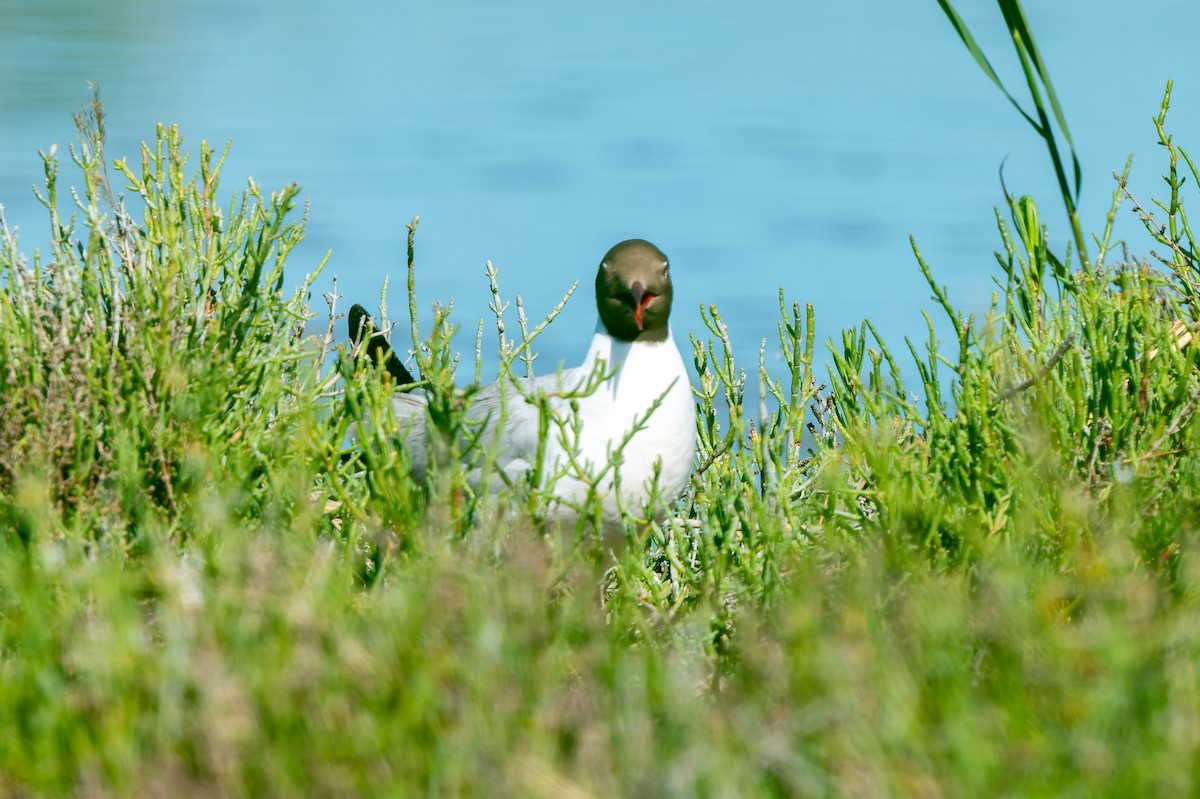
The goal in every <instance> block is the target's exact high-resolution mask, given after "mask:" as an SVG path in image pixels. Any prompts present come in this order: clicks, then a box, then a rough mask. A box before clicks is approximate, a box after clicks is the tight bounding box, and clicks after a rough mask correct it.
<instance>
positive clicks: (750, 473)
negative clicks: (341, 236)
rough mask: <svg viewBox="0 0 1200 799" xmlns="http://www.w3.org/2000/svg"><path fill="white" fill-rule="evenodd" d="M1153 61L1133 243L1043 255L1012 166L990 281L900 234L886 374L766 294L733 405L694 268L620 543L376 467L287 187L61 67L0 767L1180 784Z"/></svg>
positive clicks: (736, 787) (780, 785)
mask: <svg viewBox="0 0 1200 799" xmlns="http://www.w3.org/2000/svg"><path fill="white" fill-rule="evenodd" d="M1166 105H1167V103H1166V101H1164V103H1163V114H1162V116H1160V118H1159V119H1158V120H1157V128H1158V133H1159V135H1160V137H1161V138H1162V141H1161V143H1162V144H1163V145H1164V146H1165V147H1166V150H1167V153H1168V157H1169V171H1168V174H1167V184H1168V188H1169V192H1170V196H1169V197H1167V198H1166V199H1165V200H1163V202H1162V203H1161V204H1159V205H1158V206H1157V208H1156V210H1155V211H1154V212H1153V213H1151V212H1150V211H1147V210H1146V209H1145V206H1143V205H1142V204H1140V203H1138V202H1137V201H1136V200H1133V199H1132V198H1126V197H1125V194H1124V189H1123V186H1124V181H1123V179H1120V180H1119V181H1118V186H1117V188H1116V191H1115V192H1114V206H1113V207H1114V211H1113V212H1114V213H1115V212H1116V210H1117V208H1118V206H1119V205H1120V203H1122V202H1126V203H1128V204H1130V205H1131V207H1133V208H1135V210H1136V211H1137V212H1138V213H1139V214H1140V215H1142V216H1143V217H1144V219H1145V221H1146V229H1147V231H1148V233H1147V236H1148V238H1147V242H1143V243H1142V244H1144V245H1145V246H1146V247H1148V248H1156V249H1158V250H1160V251H1161V257H1159V256H1157V255H1151V256H1150V257H1151V258H1152V259H1153V263H1148V262H1146V261H1143V260H1139V259H1138V258H1137V257H1135V256H1134V255H1133V254H1132V253H1133V252H1135V251H1137V249H1138V247H1139V243H1137V242H1133V243H1130V246H1129V247H1128V248H1124V247H1122V246H1121V245H1120V244H1119V243H1117V242H1110V240H1109V230H1110V229H1111V216H1110V217H1109V219H1108V220H1107V224H1106V225H1104V227H1103V231H1104V232H1102V233H1101V234H1100V235H1098V236H1097V237H1096V238H1095V240H1094V246H1095V247H1096V250H1093V252H1097V251H1098V252H1097V257H1096V258H1095V259H1094V260H1093V261H1091V262H1089V263H1087V264H1086V266H1080V265H1073V264H1072V263H1071V256H1070V254H1068V255H1067V256H1066V257H1065V258H1058V257H1056V256H1055V255H1054V254H1053V253H1052V252H1051V249H1050V247H1049V245H1048V240H1047V231H1046V229H1045V227H1044V226H1043V225H1042V223H1041V221H1040V219H1039V216H1038V209H1037V207H1036V206H1035V205H1034V203H1033V201H1032V200H1031V199H1029V198H1027V197H1021V198H1013V199H1011V200H1010V201H1009V202H1008V203H1007V206H1006V209H1005V210H1006V213H1004V214H998V215H997V222H998V225H999V236H1000V239H999V240H1000V242H1001V246H1000V251H999V253H998V255H997V257H998V271H997V275H998V277H997V294H996V301H995V303H994V307H993V308H992V310H991V312H990V313H988V314H987V315H986V317H985V318H981V319H976V318H969V317H964V316H963V315H961V314H960V313H959V312H958V311H956V310H955V308H954V306H953V304H952V301H951V299H950V298H949V297H947V296H946V295H945V294H944V292H943V291H942V290H941V289H940V288H939V287H938V285H937V283H936V281H935V280H934V278H933V275H932V272H931V270H930V269H929V267H928V266H926V265H925V264H924V262H923V261H921V260H920V255H919V253H918V255H917V258H918V263H919V267H920V269H921V271H922V273H923V274H924V275H925V277H926V278H927V279H928V280H929V282H930V285H931V287H932V289H933V291H934V296H935V300H936V302H937V305H938V307H939V309H940V310H939V313H941V312H944V313H946V314H948V316H949V318H950V320H951V321H952V324H953V329H954V331H955V334H954V339H953V340H952V341H950V342H949V343H948V345H947V346H944V347H939V346H938V345H937V343H936V342H935V341H934V340H933V333H932V331H933V325H932V324H931V325H930V330H931V333H930V341H929V342H926V343H916V342H912V343H909V344H908V349H909V350H910V351H911V356H912V357H914V358H915V359H916V363H917V367H918V373H919V375H920V381H919V384H917V385H911V386H910V385H906V384H904V382H903V381H902V379H901V377H900V374H901V372H900V369H899V367H898V365H897V358H898V357H900V356H898V355H897V354H896V353H894V352H893V351H892V350H891V349H889V347H888V346H886V345H885V342H883V341H881V340H879V339H878V337H877V336H876V335H875V332H874V329H873V328H872V327H871V325H870V324H869V323H867V322H864V323H863V325H862V326H861V327H860V328H858V329H855V330H850V331H847V332H846V333H845V334H844V336H843V338H842V340H841V341H839V342H837V343H836V344H835V345H834V346H832V347H831V349H832V355H833V361H834V365H833V368H832V370H831V373H830V374H829V376H828V378H827V379H824V378H820V377H818V376H817V374H816V373H815V372H814V368H813V365H814V357H815V355H814V352H815V346H814V342H813V338H812V329H813V328H812V320H813V311H812V309H811V308H809V309H804V308H802V307H801V306H799V305H798V304H788V303H787V302H785V301H784V300H783V298H782V297H781V298H780V299H781V302H780V306H781V307H780V310H781V314H782V316H781V323H780V344H781V346H782V348H783V351H784V353H785V360H786V362H787V364H788V372H787V374H786V376H785V377H784V378H783V379H782V380H778V379H775V378H773V377H771V376H769V375H768V374H767V373H766V372H765V370H763V369H762V367H761V365H760V367H759V369H758V370H751V375H752V379H753V375H754V374H757V380H758V383H759V388H760V389H761V390H760V391H758V392H754V391H753V390H751V391H750V392H749V394H750V395H751V396H761V398H762V399H761V401H759V403H758V407H751V408H746V407H744V403H745V397H746V396H747V392H746V380H747V377H746V374H745V372H743V371H742V369H741V368H739V367H738V366H737V365H735V364H734V363H733V362H732V358H731V355H730V352H731V347H730V346H729V343H728V342H729V336H730V335H731V333H730V331H729V330H728V329H727V328H726V327H725V325H724V324H723V323H722V322H721V320H720V317H719V315H718V314H717V311H716V309H715V308H710V309H705V310H704V312H703V313H702V321H703V323H704V324H705V325H706V326H707V328H708V329H709V331H710V332H711V336H710V337H705V338H702V339H697V340H696V341H695V357H696V362H697V366H698V369H699V373H700V381H699V384H698V385H697V386H696V390H697V402H698V406H699V410H700V414H699V417H700V421H699V426H700V439H701V453H700V457H699V467H698V470H697V472H696V474H695V476H694V478H693V480H692V483H691V485H690V487H689V489H688V492H687V494H686V495H685V496H684V497H683V498H682V499H681V500H680V501H679V502H677V503H676V502H667V506H668V507H667V510H668V513H667V517H666V521H664V522H662V523H661V524H659V523H652V524H649V525H646V524H643V523H639V522H638V521H637V520H636V519H634V518H632V517H631V519H630V520H629V525H628V543H629V546H628V548H627V549H626V550H625V551H624V552H623V553H617V554H616V556H615V561H614V560H613V558H612V556H610V555H609V554H608V553H605V552H601V551H599V550H598V549H597V548H596V547H595V546H588V545H586V543H580V542H574V541H572V540H571V537H570V536H566V537H560V536H555V535H543V534H542V533H543V530H542V523H541V518H542V517H541V511H542V507H541V506H540V505H539V502H541V501H542V500H540V499H539V497H538V496H537V492H535V491H532V490H531V489H530V487H528V486H519V485H518V486H513V488H512V491H510V492H505V493H504V494H503V495H501V496H497V497H491V496H476V495H474V494H472V493H471V491H470V489H469V486H468V485H467V484H466V481H465V479H464V477H463V475H462V473H461V470H459V469H457V468H444V469H442V470H441V471H440V472H438V471H437V470H435V473H434V475H433V477H432V478H431V480H430V482H429V484H428V485H425V486H421V485H416V484H414V483H413V482H412V480H411V479H410V478H409V476H408V473H407V470H406V466H405V456H404V455H403V453H402V451H400V450H398V449H397V448H396V447H395V446H394V440H393V436H394V434H395V430H394V425H393V426H392V427H391V428H389V425H388V420H387V417H386V414H385V413H384V409H385V408H386V405H387V398H388V387H387V386H386V384H384V383H383V382H382V380H381V377H380V374H379V370H372V369H371V368H369V367H368V368H360V367H357V366H356V365H355V362H354V361H353V359H349V358H346V357H343V356H344V355H345V353H344V352H343V353H342V355H341V356H339V357H337V358H327V357H326V355H328V354H329V353H330V352H331V351H333V350H335V349H336V348H337V346H338V344H339V343H340V342H339V339H338V337H337V336H336V335H334V334H333V333H332V331H333V330H334V326H335V322H336V319H334V318H332V317H335V316H336V315H337V312H338V309H337V298H336V297H333V296H331V297H329V298H328V301H329V313H330V317H331V319H330V322H329V325H330V328H329V329H330V331H331V332H330V333H329V334H328V335H327V336H325V337H324V338H323V339H320V340H317V341H316V342H314V341H313V340H311V339H307V338H306V337H305V333H304V324H305V322H306V321H307V320H309V319H310V318H311V316H312V312H311V311H310V308H309V296H308V291H309V286H311V284H312V278H311V277H310V278H309V280H307V281H306V282H305V284H304V286H303V287H302V288H301V289H300V290H299V291H298V292H296V293H295V294H294V295H291V296H289V295H287V294H286V293H285V292H284V291H283V289H282V287H283V269H284V263H285V261H286V259H287V256H288V254H289V252H290V250H291V249H292V247H293V246H294V245H295V244H296V243H297V242H298V241H300V239H301V238H302V236H303V220H297V219H296V218H295V214H294V209H293V205H294V202H295V198H296V196H297V193H298V189H297V187H294V186H292V187H287V188H285V189H283V190H281V191H278V192H275V193H273V194H270V195H266V194H264V193H263V192H262V191H260V189H259V188H258V187H257V186H255V185H254V184H253V183H251V184H250V186H249V187H248V188H247V189H245V190H243V191H242V192H240V193H235V194H233V195H222V194H221V193H220V192H219V190H218V187H219V175H220V161H221V159H220V158H214V154H213V153H211V152H209V151H208V150H207V149H206V148H204V147H203V146H202V148H201V153H200V158H199V161H200V162H199V165H198V166H199V168H198V170H196V171H194V172H190V171H189V170H188V168H187V166H186V165H185V163H184V160H185V159H184V156H183V148H182V144H181V138H180V136H179V134H178V132H177V131H176V130H175V129H173V128H171V129H160V130H159V132H158V137H157V139H156V141H155V142H154V143H152V144H150V145H149V146H148V147H147V148H146V149H145V150H144V151H143V153H142V154H141V157H140V159H138V161H137V162H135V163H133V164H128V163H127V162H125V161H122V162H120V163H118V164H116V165H115V166H113V165H112V164H110V163H109V162H107V161H106V160H105V156H104V151H103V115H102V109H101V108H100V106H99V105H98V104H94V105H93V106H92V107H90V108H89V109H87V110H86V111H85V112H84V113H83V114H81V116H80V118H79V120H78V122H79V128H80V132H81V138H80V144H79V146H78V148H77V149H75V150H73V152H72V160H73V161H74V162H75V163H76V164H77V165H78V167H79V169H80V171H81V175H82V178H81V180H82V183H81V187H80V189H79V190H78V192H77V193H73V194H72V196H71V198H70V201H71V202H73V203H74V211H73V215H72V216H71V217H70V218H63V217H61V216H60V215H59V213H58V210H57V209H58V208H59V207H60V206H61V205H63V204H66V203H67V200H66V198H60V197H59V196H58V191H59V183H58V163H57V160H56V156H55V154H54V153H50V154H48V155H47V158H46V165H47V168H46V183H45V189H44V192H45V198H46V205H47V209H48V212H49V215H50V222H51V228H52V234H53V241H54V243H53V245H52V247H51V251H50V252H48V253H46V254H44V256H43V257H41V258H35V259H34V261H33V262H32V263H30V262H29V261H28V260H27V259H25V258H24V257H23V256H22V255H21V254H20V253H19V250H18V246H17V242H16V240H15V237H14V236H13V235H12V234H11V233H10V232H9V230H8V229H7V227H5V228H4V234H3V241H2V244H0V279H2V284H0V536H2V539H0V727H2V728H3V729H4V730H5V734H4V735H0V794H2V795H12V796H26V795H40V794H50V795H54V794H66V793H78V794H82V795H93V796H110V795H111V796H163V795H183V796H189V795H197V796H208V795H211V796H255V797H257V796H293V795H337V796H355V795H363V796H379V795H395V796H407V795H413V794H418V795H420V794H424V795H434V796H445V795H487V796H507V795H513V796H556V797H557V796H568V797H570V796H611V795H630V796H709V795H714V796H716V795H738V796H757V795H764V796H766V795H846V796H868V797H875V796H889V795H890V796H990V795H994V796H1000V795H1019V796H1075V795H1081V796H1082V795H1088V796H1091V795H1114V796H1185V795H1192V794H1195V793H1196V792H1197V790H1198V788H1197V780H1198V778H1200V768H1198V767H1200V763H1198V762H1197V752H1198V751H1200V698H1198V696H1197V692H1198V688H1200V673H1198V671H1197V668H1198V666H1200V609H1198V607H1197V586H1198V585H1200V566H1198V564H1197V560H1196V553H1195V547H1196V545H1197V540H1196V539H1197V519H1198V517H1200V469H1198V468H1197V467H1198V465H1200V461H1198V460H1197V458H1196V456H1195V452H1196V443H1197V442H1196V438H1197V431H1198V425H1197V422H1196V418H1195V417H1196V411H1197V405H1198V404H1200V379H1198V377H1197V371H1196V366H1197V364H1196V359H1197V357H1198V356H1197V352H1198V351H1197V348H1196V347H1195V346H1193V345H1192V343H1191V338H1192V336H1193V335H1194V334H1195V330H1196V323H1197V318H1198V313H1200V312H1198V309H1197V307H1196V304H1195V300H1196V287H1197V284H1198V282H1200V264H1198V262H1197V258H1196V248H1195V241H1194V238H1193V236H1192V232H1191V229H1190V226H1189V225H1188V222H1187V218H1186V215H1185V214H1184V209H1183V205H1182V202H1181V198H1182V196H1183V195H1182V184H1183V180H1182V177H1181V173H1183V172H1184V171H1186V172H1187V173H1188V174H1191V175H1192V177H1193V180H1195V179H1196V178H1197V175H1196V170H1195V168H1194V166H1193V165H1192V163H1191V161H1190V160H1188V159H1187V157H1186V154H1185V153H1184V152H1183V151H1182V150H1180V149H1178V148H1177V147H1176V146H1175V145H1174V144H1173V143H1172V142H1171V141H1170V139H1169V137H1168V136H1167V134H1166V132H1165V130H1164V128H1163V124H1164V122H1165V113H1166ZM1126 172H1128V170H1126ZM114 175H115V177H114ZM112 182H116V183H117V184H118V185H120V186H124V192H125V194H126V195H127V196H128V197H130V198H131V202H130V204H129V206H128V207H127V206H126V203H125V201H124V200H122V199H121V198H120V196H119V195H118V194H117V192H116V191H115V190H114V189H115V188H116V187H114V186H113V185H112ZM414 232H415V228H414V230H412V231H410V239H409V242H410V258H411V252H412V249H411V248H412V246H413V237H412V233H414ZM1164 248H1165V249H1164ZM914 250H915V247H914ZM496 291H497V308H498V313H499V309H500V308H502V304H501V303H499V294H498V291H499V289H498V288H497V289H496ZM437 319H438V321H437V324H436V326H435V329H434V330H433V331H432V332H431V333H430V334H429V335H427V336H425V337H424V338H425V340H424V342H423V343H420V344H418V346H417V347H416V349H417V351H418V353H419V354H418V356H417V357H418V360H419V361H420V365H421V367H422V368H421V372H422V375H423V377H425V378H426V379H427V380H428V381H429V391H430V392H431V396H432V397H433V400H432V401H431V407H432V408H433V410H434V414H433V416H434V418H433V419H432V420H431V422H430V423H431V424H433V425H435V427H437V428H438V429H439V430H442V431H444V432H448V433H450V434H452V435H450V436H448V437H447V438H444V439H443V440H444V441H448V442H451V443H450V444H449V446H451V447H453V446H457V444H456V443H454V442H457V441H458V440H459V437H458V436H456V435H453V434H455V433H459V432H461V431H462V430H461V428H462V425H463V421H462V418H463V415H462V411H463V404H464V403H465V402H468V401H469V395H468V396H466V397H464V396H462V395H461V394H457V393H455V392H454V390H453V385H454V372H453V368H452V367H453V356H452V354H451V351H450V349H449V340H448V334H449V332H450V327H449V325H450V323H449V321H448V318H447V317H445V316H444V315H443V314H441V313H439V314H438V316H437ZM676 324H677V327H679V328H684V329H686V328H688V327H691V326H693V325H692V322H691V321H689V320H688V319H687V317H686V316H680V318H679V320H678V321H677V323H676ZM521 328H522V330H523V331H524V330H525V329H526V325H525V323H524V322H523V321H522V323H521ZM733 334H736V333H733ZM531 335H532V334H529V333H525V334H524V335H523V340H528V339H529V338H531ZM419 337H420V336H419V334H418V338H419ZM500 339H501V341H500V346H501V350H502V353H503V355H504V363H505V364H507V365H508V366H506V367H504V368H508V367H509V366H511V364H512V363H513V362H514V361H516V360H519V359H520V356H521V354H522V353H523V352H524V349H523V346H524V345H523V343H522V340H517V341H512V340H509V339H506V338H505V337H504V333H503V330H501V332H500ZM822 383H824V385H822ZM751 388H752V389H753V386H752V387H751ZM751 416H752V417H753V419H752V420H751V419H750V418H749V417H751ZM371 418H373V419H375V420H376V424H375V425H374V426H373V428H372V430H373V432H372V434H371V435H370V436H367V437H365V439H364V440H363V441H362V443H361V452H360V453H359V455H358V456H357V457H354V458H346V457H344V455H345V454H346V453H345V452H344V451H343V450H344V441H345V438H346V433H347V431H348V430H349V429H350V427H351V425H353V424H355V423H356V422H359V421H362V420H364V419H371ZM718 420H727V421H724V422H719V421H718ZM453 454H462V453H453ZM476 457H483V458H484V460H486V454H484V455H482V456H480V455H479V454H478V453H476ZM667 499H668V500H670V499H671V498H667ZM636 510H639V509H635V511H636ZM651 515H653V514H651ZM614 563H615V565H614Z"/></svg>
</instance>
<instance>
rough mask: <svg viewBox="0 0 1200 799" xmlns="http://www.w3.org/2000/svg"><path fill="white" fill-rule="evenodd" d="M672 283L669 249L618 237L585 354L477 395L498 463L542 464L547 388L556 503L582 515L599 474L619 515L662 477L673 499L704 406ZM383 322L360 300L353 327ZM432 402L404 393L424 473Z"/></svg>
mask: <svg viewBox="0 0 1200 799" xmlns="http://www.w3.org/2000/svg"><path fill="white" fill-rule="evenodd" d="M671 295H672V292H671V273H670V264H669V262H668V260H667V256H666V255H664V254H663V252H662V251H661V250H659V249H658V248H657V247H655V246H654V245H653V244H651V243H650V242H648V241H644V240H642V239H630V240H628V241H623V242H621V243H620V244H617V245H616V246H615V247H613V248H612V249H611V250H609V251H608V253H607V254H606V255H605V256H604V258H603V260H602V261H601V262H600V267H599V269H598V270H597V272H596V308H597V310H598V311H599V315H600V319H599V321H598V323H597V324H596V332H595V335H594V336H593V337H592V343H591V346H590V347H589V348H588V351H587V355H586V356H585V357H584V359H583V363H581V364H580V365H579V366H576V367H573V368H568V369H563V370H562V371H560V372H559V373H556V374H552V375H544V376H542V377H537V378H532V379H529V378H516V377H512V378H509V379H506V380H504V381H502V382H498V383H493V384H491V385H489V386H485V387H483V388H481V389H480V390H479V391H478V393H476V394H475V396H474V397H473V399H472V402H471V405H470V406H469V409H468V411H467V419H468V421H470V422H474V423H476V424H483V425H484V427H485V429H484V434H483V435H482V436H481V437H480V439H479V440H480V442H481V445H482V446H484V447H487V448H489V449H490V450H491V451H492V452H494V453H495V455H496V461H495V464H496V467H497V468H498V469H499V470H501V471H503V472H504V473H505V474H506V475H507V476H508V477H509V478H510V480H511V479H517V480H519V479H523V478H524V477H525V475H527V474H529V473H530V472H531V471H532V470H533V468H534V464H535V461H536V460H537V457H538V455H537V453H538V430H539V420H540V416H541V414H540V412H539V410H538V403H537V402H536V400H535V399H534V398H535V397H537V396H538V395H539V393H541V394H542V395H543V396H545V397H546V398H547V400H546V404H547V405H548V407H549V409H550V411H551V413H552V414H553V415H554V416H555V417H557V421H551V423H550V424H549V426H548V438H547V440H546V442H545V448H544V453H543V456H542V457H543V462H542V463H543V468H542V470H541V475H542V483H543V487H547V488H549V489H550V491H551V492H552V496H553V498H554V506H552V513H553V514H554V515H556V516H558V517H560V518H569V517H571V516H573V515H575V513H576V512H577V511H578V509H579V508H580V507H581V506H582V504H583V503H584V502H585V501H586V499H587V496H588V486H589V484H592V485H594V486H595V488H596V492H597V496H598V497H599V500H600V502H601V508H602V513H603V517H604V521H605V523H606V527H607V526H609V525H610V524H611V523H613V522H615V521H616V520H617V519H618V518H619V515H620V508H622V507H623V508H625V509H627V510H633V511H637V510H640V508H641V506H642V505H644V504H645V503H646V502H647V501H648V500H649V499H650V493H651V490H652V488H653V487H654V486H657V492H658V496H659V497H661V498H663V499H666V500H671V499H673V498H675V497H677V496H678V495H679V492H680V491H681V490H682V489H683V486H684V484H685V483H686V482H687V479H688V475H689V474H690V473H691V470H692V461H693V458H694V456H695V451H696V408H695V404H694V400H693V397H692V387H691V383H690V381H689V379H688V373H687V369H686V367H685V366H684V362H683V358H682V357H681V355H680V352H679V348H678V347H677V346H676V344H675V341H674V339H673V337H672V335H671V326H670V322H669V317H670V313H671ZM372 332H373V331H372V328H370V327H369V319H368V317H367V315H366V311H365V310H363V309H362V307H361V306H357V305H356V306H354V308H352V309H351V312H350V336H351V339H352V340H354V341H356V342H357V341H358V340H359V339H360V338H361V337H362V336H363V335H364V333H365V334H367V335H371V334H372ZM366 350H367V352H368V353H370V354H371V357H372V358H376V359H378V358H383V359H384V360H385V365H386V366H387V368H388V371H389V372H391V374H392V375H393V377H394V378H395V379H396V380H397V382H398V383H399V384H403V383H406V382H409V383H411V382H413V380H412V377H411V375H410V374H409V373H408V371H407V370H405V369H404V367H403V365H402V364H401V363H400V361H399V359H398V358H396V355H395V353H394V352H391V351H390V348H387V345H386V342H384V340H383V338H382V336H380V335H379V334H377V333H376V334H374V335H372V336H371V338H370V340H369V341H368V345H367V347H366ZM597 375H598V376H600V377H602V378H603V379H601V380H597ZM589 384H595V390H593V391H591V393H589V394H586V395H585V396H577V397H576V398H575V399H574V400H571V399H568V398H566V397H564V396H563V395H571V394H579V393H580V389H583V388H584V387H587V386H589ZM502 396H503V398H504V403H503V405H504V408H503V413H502V412H501V398H502ZM572 403H574V405H575V410H573V409H572ZM425 405H426V398H425V396H424V393H423V392H420V391H408V392H398V393H397V394H396V396H395V398H394V400H393V408H394V411H395V414H396V416H397V419H398V421H399V422H400V429H401V430H402V431H404V443H405V447H406V449H407V450H408V452H409V456H410V458H411V462H412V469H413V474H414V476H415V477H417V479H424V476H425V471H426V466H427V463H426V458H427V449H426V446H425V437H426V434H427V429H426V425H425V423H424V418H423V416H424V410H425ZM501 419H502V424H501V423H500V420H501ZM635 428H636V431H635ZM576 431H577V432H576ZM631 431H635V432H633V433H632V435H630V432H631ZM614 477H616V483H615V484H614ZM614 485H616V486H617V487H618V488H619V497H618V492H617V490H615V489H614Z"/></svg>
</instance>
